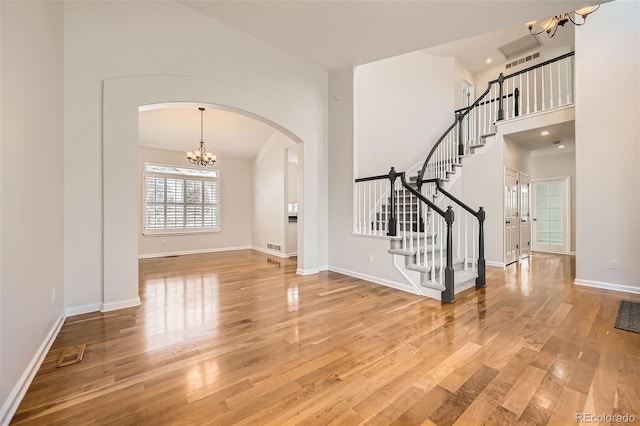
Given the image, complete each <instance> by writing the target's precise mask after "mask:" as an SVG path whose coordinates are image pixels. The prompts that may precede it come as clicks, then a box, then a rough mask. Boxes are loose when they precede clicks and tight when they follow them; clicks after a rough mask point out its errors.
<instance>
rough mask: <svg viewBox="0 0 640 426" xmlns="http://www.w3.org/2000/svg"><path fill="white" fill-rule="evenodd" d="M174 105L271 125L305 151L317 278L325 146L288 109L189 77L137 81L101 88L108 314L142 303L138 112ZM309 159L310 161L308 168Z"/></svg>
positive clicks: (311, 266) (303, 258) (304, 213)
mask: <svg viewBox="0 0 640 426" xmlns="http://www.w3.org/2000/svg"><path fill="white" fill-rule="evenodd" d="M171 102H194V103H206V104H215V105H218V106H220V107H223V108H229V109H230V110H233V111H236V112H238V113H242V114H245V115H247V116H249V117H252V118H255V119H257V120H260V121H263V122H265V123H268V124H269V125H271V126H273V127H274V128H276V129H278V130H279V131H281V132H282V133H284V134H286V135H287V136H289V137H290V138H291V139H293V140H294V141H296V142H297V143H298V144H299V147H300V148H302V149H301V150H300V151H301V154H302V155H301V159H302V163H303V164H302V170H303V176H302V183H303V191H302V193H303V197H302V200H300V207H299V209H300V212H301V221H300V225H301V226H300V229H301V232H300V234H301V235H300V237H299V250H298V272H299V273H302V274H306V273H314V272H317V270H318V269H317V268H318V258H317V257H318V256H317V255H318V250H317V248H316V247H315V246H314V244H315V243H314V242H315V241H317V235H316V234H317V229H318V213H317V208H316V207H317V200H316V199H315V194H316V193H317V192H318V191H317V190H318V180H317V173H318V166H317V164H315V163H314V161H310V160H312V159H314V158H317V155H318V149H319V145H320V143H321V141H319V140H317V136H316V133H315V132H314V130H313V128H311V127H309V126H308V125H306V123H301V122H300V120H299V119H297V117H296V115H295V114H293V113H291V112H290V111H288V110H287V108H286V106H284V105H279V104H277V103H274V102H271V101H270V100H268V99H265V98H264V97H261V96H260V95H257V94H255V93H253V92H250V91H247V90H244V89H242V88H238V87H235V86H231V85H228V84H225V83H221V82H218V81H214V80H209V79H203V78H196V77H186V76H139V77H126V78H118V79H112V80H106V81H105V82H104V86H103V164H102V172H103V194H102V195H103V209H102V210H103V218H102V219H103V221H102V222H103V253H102V258H103V265H102V269H103V283H102V284H103V300H102V307H101V310H102V311H110V310H114V309H121V308H125V307H130V306H137V305H139V304H140V299H139V297H138V263H137V227H138V221H139V216H138V209H137V203H138V188H137V185H135V184H132V182H137V173H138V165H137V159H138V154H137V149H138V143H137V137H138V108H139V107H140V106H142V105H151V104H159V103H171ZM305 159H306V160H307V161H305Z"/></svg>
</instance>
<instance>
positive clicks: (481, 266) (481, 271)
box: [422, 179, 487, 287]
mask: <svg viewBox="0 0 640 426" xmlns="http://www.w3.org/2000/svg"><path fill="white" fill-rule="evenodd" d="M422 182H424V183H435V184H436V188H438V191H440V192H442V194H444V195H445V196H446V197H447V198H449V199H450V200H451V201H453V202H454V203H456V204H457V205H459V206H460V207H462V208H463V209H464V210H466V211H467V212H469V213H470V214H471V215H472V216H474V217H475V218H476V219H478V259H477V262H478V277H477V278H476V287H486V286H487V282H486V260H485V258H484V221H485V218H486V213H485V210H484V207H482V206H481V207H479V208H478V210H477V211H476V210H474V209H472V208H471V207H469V205H467V204H466V203H464V202H463V201H462V200H460V199H459V198H457V197H456V196H455V195H453V194H451V193H450V192H449V191H447V190H446V189H444V188H443V187H442V185H441V182H440V179H427V180H424V181H422Z"/></svg>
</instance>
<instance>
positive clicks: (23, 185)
mask: <svg viewBox="0 0 640 426" xmlns="http://www.w3.org/2000/svg"><path fill="white" fill-rule="evenodd" d="M0 10H1V12H0V14H1V15H2V16H1V19H2V24H1V31H2V32H1V36H0V39H1V43H2V46H1V48H2V67H1V75H2V78H1V85H2V98H1V108H2V109H1V111H2V112H1V119H0V122H2V130H1V139H2V157H1V163H0V170H1V173H0V176H1V177H0V182H1V189H0V193H1V194H2V195H1V203H2V219H1V225H0V229H1V232H0V235H1V242H0V246H1V247H2V254H1V268H0V270H1V276H0V281H1V282H0V341H1V344H0V407H2V408H1V411H2V412H0V423H2V424H5V422H6V423H8V421H9V418H8V417H5V416H8V414H9V413H10V412H11V411H12V410H15V408H17V407H16V406H11V402H12V401H15V398H16V397H17V396H21V395H20V392H21V390H24V391H26V389H20V388H19V387H17V385H18V384H19V380H20V378H21V376H22V375H23V373H24V374H25V376H23V379H26V378H28V374H29V372H30V371H28V370H27V367H28V365H29V363H30V361H32V360H33V361H34V362H36V363H35V365H34V368H36V369H37V367H38V363H37V359H35V358H34V355H37V354H38V348H39V347H41V345H45V343H46V342H47V336H49V335H50V333H51V332H53V331H54V330H55V329H56V326H57V325H58V324H59V321H61V320H62V315H63V309H64V292H65V290H64V269H63V266H64V259H63V253H64V244H63V227H64V219H63V201H64V181H63V167H64V161H65V160H64V157H63V152H64V140H63V138H64V134H63V106H64V104H63V87H64V86H63V22H64V19H63V18H64V16H63V6H62V4H61V3H58V2H6V1H3V2H0ZM85 160H86V159H85ZM88 162H90V161H88ZM94 166H95V164H94ZM76 209H77V211H78V214H85V213H86V212H85V211H84V210H83V209H82V204H80V205H78V206H76ZM74 261H75V260H74ZM54 293H55V294H54ZM54 299H55V300H54ZM43 342H44V343H43ZM34 373H35V371H34ZM22 383H24V382H22ZM26 384H27V385H28V383H26Z"/></svg>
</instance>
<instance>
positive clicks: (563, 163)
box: [530, 151, 576, 252]
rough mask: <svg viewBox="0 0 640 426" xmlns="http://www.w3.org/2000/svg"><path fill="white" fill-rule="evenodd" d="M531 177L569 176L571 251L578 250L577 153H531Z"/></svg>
mask: <svg viewBox="0 0 640 426" xmlns="http://www.w3.org/2000/svg"><path fill="white" fill-rule="evenodd" d="M530 165H531V179H546V178H554V177H562V176H569V191H570V193H571V194H570V200H569V203H570V208H571V251H572V252H575V251H576V154H575V152H566V153H562V154H554V155H540V156H538V155H535V151H534V152H533V153H532V155H531V160H530Z"/></svg>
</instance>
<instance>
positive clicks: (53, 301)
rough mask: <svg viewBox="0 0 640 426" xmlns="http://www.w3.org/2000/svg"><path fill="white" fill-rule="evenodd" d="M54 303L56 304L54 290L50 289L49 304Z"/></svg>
mask: <svg viewBox="0 0 640 426" xmlns="http://www.w3.org/2000/svg"><path fill="white" fill-rule="evenodd" d="M54 303H56V289H55V288H52V289H51V304H52V305H53V304H54Z"/></svg>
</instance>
